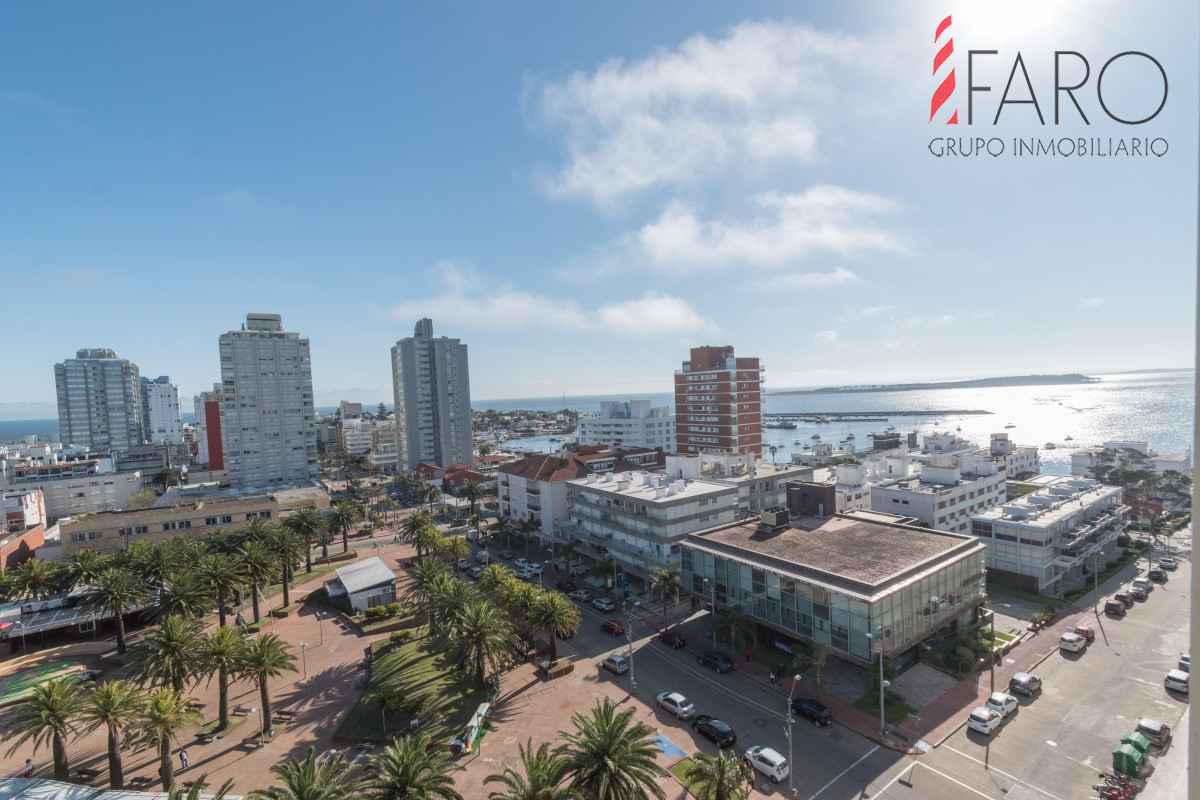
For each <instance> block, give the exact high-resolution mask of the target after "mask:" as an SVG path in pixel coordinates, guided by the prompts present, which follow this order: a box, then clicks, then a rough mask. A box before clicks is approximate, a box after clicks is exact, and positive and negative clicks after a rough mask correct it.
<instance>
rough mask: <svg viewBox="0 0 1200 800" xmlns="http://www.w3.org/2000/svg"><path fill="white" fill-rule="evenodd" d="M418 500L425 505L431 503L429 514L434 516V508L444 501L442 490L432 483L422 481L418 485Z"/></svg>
mask: <svg viewBox="0 0 1200 800" xmlns="http://www.w3.org/2000/svg"><path fill="white" fill-rule="evenodd" d="M417 498H418V499H419V500H420V501H421V502H423V503H429V513H430V515H432V514H433V510H434V506H435V505H437V503H438V502H440V501H441V499H442V489H441V487H440V486H436V485H435V484H433V483H432V482H430V481H421V483H419V484H418V485H417Z"/></svg>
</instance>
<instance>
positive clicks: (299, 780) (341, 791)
mask: <svg viewBox="0 0 1200 800" xmlns="http://www.w3.org/2000/svg"><path fill="white" fill-rule="evenodd" d="M353 771H354V767H353V766H351V765H350V764H348V763H346V760H345V759H343V758H342V755H341V753H338V754H337V755H335V756H333V757H331V758H322V759H321V760H320V761H318V760H317V751H316V749H315V748H313V747H309V748H308V753H306V754H305V756H304V760H303V761H297V760H296V759H295V758H290V759H288V760H287V761H285V762H284V763H282V764H276V765H275V766H273V767H271V772H272V773H273V774H274V775H275V783H276V784H277V785H275V786H272V787H271V788H270V789H256V790H254V791H252V792H250V800H348V798H350V797H352V796H353V793H354V792H356V791H357V790H358V788H359V786H360V785H361V782H359V781H353V780H351V779H350V773H351V772H353Z"/></svg>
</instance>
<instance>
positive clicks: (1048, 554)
mask: <svg viewBox="0 0 1200 800" xmlns="http://www.w3.org/2000/svg"><path fill="white" fill-rule="evenodd" d="M1038 482H1039V483H1041V484H1042V488H1041V489H1038V490H1037V491H1035V492H1033V493H1031V494H1027V495H1024V496H1023V497H1021V498H1019V499H1017V500H1014V501H1013V502H1011V503H1005V504H1003V505H1001V506H999V507H997V508H992V509H990V510H988V511H985V512H983V513H980V514H976V515H974V516H973V517H972V518H971V528H970V533H972V534H973V535H975V536H976V537H978V538H979V541H981V542H984V543H985V544H987V546H988V550H987V559H988V561H987V566H988V569H989V570H993V571H997V572H1000V573H1004V578H1005V579H1006V580H1008V581H1009V582H1012V583H1017V584H1019V585H1023V586H1024V587H1025V588H1028V589H1031V590H1034V591H1038V592H1042V593H1044V594H1058V593H1060V592H1062V591H1064V590H1068V589H1070V588H1072V585H1081V584H1082V583H1084V582H1086V578H1085V575H1086V574H1088V572H1090V571H1093V570H1095V569H1096V568H1097V567H1098V568H1100V569H1103V568H1104V565H1105V564H1106V563H1107V562H1108V561H1111V560H1115V559H1116V558H1117V557H1119V556H1120V555H1121V551H1120V548H1118V547H1117V544H1116V539H1117V537H1118V536H1119V535H1120V534H1121V532H1122V531H1123V530H1124V529H1125V525H1126V514H1127V512H1128V511H1129V507H1128V506H1126V505H1124V504H1123V502H1122V497H1121V489H1120V487H1117V486H1105V485H1103V484H1099V483H1097V482H1096V481H1094V480H1091V479H1089V478H1068V477H1063V476H1049V475H1047V476H1042V477H1041V478H1039V479H1038ZM1085 570H1086V571H1085Z"/></svg>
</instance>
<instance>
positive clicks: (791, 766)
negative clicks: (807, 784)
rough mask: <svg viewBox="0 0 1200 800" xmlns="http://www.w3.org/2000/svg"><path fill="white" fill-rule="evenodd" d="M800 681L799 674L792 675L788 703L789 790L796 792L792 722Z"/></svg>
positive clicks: (793, 720) (794, 716) (794, 718)
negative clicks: (793, 706) (794, 702)
mask: <svg viewBox="0 0 1200 800" xmlns="http://www.w3.org/2000/svg"><path fill="white" fill-rule="evenodd" d="M799 682H800V676H799V675H793V676H792V689H791V691H789V692H788V705H787V740H788V791H789V792H790V793H791V794H793V795H794V794H795V793H796V790H795V789H794V788H793V783H792V775H793V774H795V772H796V765H795V764H794V763H792V724H793V723H795V721H796V715H795V714H794V713H793V712H792V697H793V696H794V695H795V694H796V684H797V683H799Z"/></svg>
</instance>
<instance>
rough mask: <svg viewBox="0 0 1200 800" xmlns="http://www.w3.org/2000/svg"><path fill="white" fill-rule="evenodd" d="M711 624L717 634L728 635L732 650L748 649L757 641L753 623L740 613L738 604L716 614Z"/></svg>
mask: <svg viewBox="0 0 1200 800" xmlns="http://www.w3.org/2000/svg"><path fill="white" fill-rule="evenodd" d="M712 624H713V627H714V628H716V629H717V632H718V633H720V632H724V633H726V634H727V635H728V637H729V646H730V647H731V648H733V649H734V650H740V649H741V648H743V647H750V646H752V645H754V644H755V643H757V641H758V633H757V631H756V630H755V628H754V623H753V622H751V621H750V618H749V617H747V616H746V614H745V612H744V611H742V607H741V605H740V604H739V605H735V606H733V607H732V608H726V609H725V610H724V611H720V612H717V614H716V615H714V617H713V623H712Z"/></svg>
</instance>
